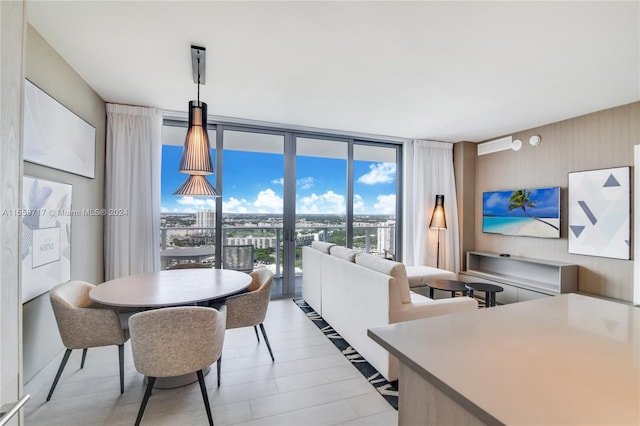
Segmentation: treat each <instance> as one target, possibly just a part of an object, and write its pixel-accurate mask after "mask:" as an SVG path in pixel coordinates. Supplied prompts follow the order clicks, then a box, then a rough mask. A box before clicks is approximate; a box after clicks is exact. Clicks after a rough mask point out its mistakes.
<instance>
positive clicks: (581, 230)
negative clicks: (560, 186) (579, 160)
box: [569, 167, 631, 259]
mask: <svg viewBox="0 0 640 426" xmlns="http://www.w3.org/2000/svg"><path fill="white" fill-rule="evenodd" d="M630 173H631V168H630V167H617V168H613V169H601V170H589V171H583V172H573V173H569V253H574V254H586V255H591V256H600V257H610V258H614V259H630V258H631V220H630V218H631V188H630Z"/></svg>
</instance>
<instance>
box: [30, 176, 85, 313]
mask: <svg viewBox="0 0 640 426" xmlns="http://www.w3.org/2000/svg"><path fill="white" fill-rule="evenodd" d="M71 190H72V186H71V185H69V184H66V183H60V182H52V181H49V180H44V179H40V178H35V177H31V176H24V178H23V181H22V209H21V210H20V216H22V241H21V247H20V249H21V250H20V251H21V258H22V269H21V271H22V303H25V302H28V301H29V300H31V299H33V298H34V297H36V296H39V295H40V294H42V293H44V292H46V291H49V290H50V289H51V288H53V287H54V286H55V285H57V284H60V283H63V282H66V281H69V280H70V279H71V216H72V215H73V212H72V210H71V195H72V194H71Z"/></svg>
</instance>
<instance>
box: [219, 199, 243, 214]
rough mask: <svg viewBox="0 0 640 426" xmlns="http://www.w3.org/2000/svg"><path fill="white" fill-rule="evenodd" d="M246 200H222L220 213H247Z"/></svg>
mask: <svg viewBox="0 0 640 426" xmlns="http://www.w3.org/2000/svg"><path fill="white" fill-rule="evenodd" d="M246 204H247V200H245V199H244V198H243V199H237V198H234V197H229V199H228V200H227V201H224V200H222V211H223V212H224V213H247V211H248V210H247V207H246Z"/></svg>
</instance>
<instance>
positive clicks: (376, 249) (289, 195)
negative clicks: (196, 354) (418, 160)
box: [160, 122, 401, 297]
mask: <svg viewBox="0 0 640 426" xmlns="http://www.w3.org/2000/svg"><path fill="white" fill-rule="evenodd" d="M185 134H186V126H185V124H184V123H181V122H172V123H169V124H165V126H164V131H163V163H162V228H161V230H160V232H161V236H162V247H161V248H162V250H163V252H162V253H163V258H162V260H163V265H164V266H165V267H166V266H170V265H171V264H173V263H176V262H178V261H199V262H201V263H206V264H209V265H211V266H215V267H217V268H220V267H224V266H225V258H224V256H225V255H224V253H225V247H228V246H245V247H249V249H250V250H251V252H252V255H251V256H252V265H250V266H249V267H250V268H253V267H267V268H269V269H271V270H272V271H273V272H274V277H275V279H274V285H273V287H272V289H273V290H272V293H273V295H274V296H282V297H286V296H293V295H299V294H300V292H301V276H302V274H304V271H303V269H302V247H303V246H305V245H311V243H312V241H314V240H316V241H328V242H332V243H335V244H338V245H342V246H346V247H352V248H354V249H356V250H358V251H360V252H367V253H373V254H376V255H379V256H383V257H386V258H389V259H398V260H400V259H401V253H400V246H401V245H400V235H399V232H398V229H400V221H399V212H400V205H401V204H400V203H401V200H400V194H401V191H400V182H399V178H398V176H400V175H401V171H400V166H401V163H400V151H401V150H400V145H397V144H391V143H381V142H371V141H363V140H357V139H353V138H348V137H338V136H335V135H324V134H319V133H303V132H294V131H289V130H278V129H265V128H257V127H251V126H240V125H231V124H224V123H211V124H210V127H209V139H210V141H211V147H212V150H211V152H212V157H213V159H214V161H215V163H216V167H215V169H216V174H215V175H213V176H209V180H210V182H211V183H212V184H213V185H214V186H215V187H216V188H217V189H218V191H219V192H220V193H221V194H222V196H221V197H220V198H199V197H174V196H173V195H171V194H172V193H173V191H175V189H176V188H177V187H178V186H179V185H180V183H182V180H184V178H185V176H184V175H182V174H180V173H178V172H177V168H178V162H179V159H180V154H181V152H182V145H183V143H184V135H185ZM185 248H188V249H189V250H180V251H178V249H185ZM236 249H237V247H236ZM177 254H180V255H183V254H185V255H186V254H193V255H194V256H196V255H197V257H196V258H188V259H187V258H184V259H180V258H178V257H170V256H172V255H177Z"/></svg>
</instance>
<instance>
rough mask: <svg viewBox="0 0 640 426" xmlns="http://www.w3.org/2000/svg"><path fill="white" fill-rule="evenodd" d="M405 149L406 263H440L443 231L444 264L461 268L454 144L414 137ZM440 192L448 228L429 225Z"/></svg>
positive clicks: (454, 268) (454, 270)
mask: <svg viewBox="0 0 640 426" xmlns="http://www.w3.org/2000/svg"><path fill="white" fill-rule="evenodd" d="M403 152H404V163H403V164H404V170H405V176H404V182H405V196H404V203H405V205H404V239H403V241H404V247H403V250H404V263H405V264H406V265H408V266H414V265H427V266H433V267H435V266H436V256H437V243H438V232H440V268H441V269H447V270H449V271H453V272H458V271H459V270H460V255H459V252H458V247H459V245H460V243H459V241H458V239H459V237H458V235H459V230H458V204H457V202H456V181H455V176H454V172H453V144H450V143H444V142H432V141H421V140H414V141H410V142H407V143H406V144H405V146H404V149H403ZM436 194H443V195H444V210H445V214H446V217H447V229H443V230H441V231H438V230H436V229H429V221H430V220H431V214H432V212H433V208H434V206H435V201H436Z"/></svg>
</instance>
